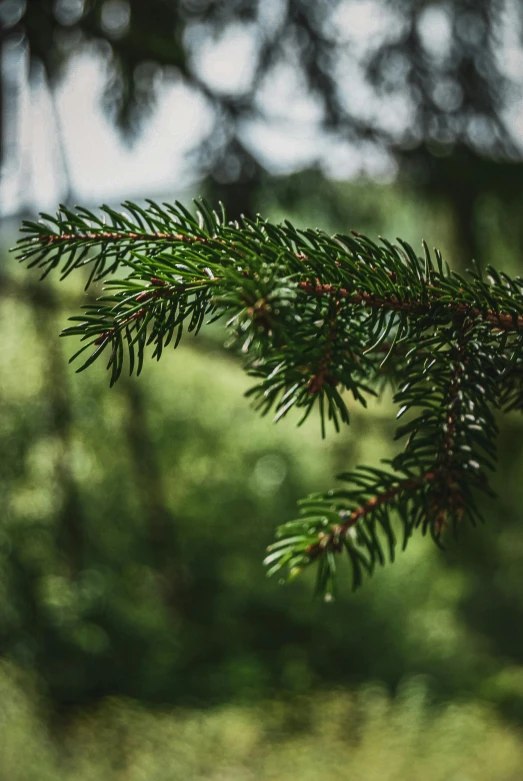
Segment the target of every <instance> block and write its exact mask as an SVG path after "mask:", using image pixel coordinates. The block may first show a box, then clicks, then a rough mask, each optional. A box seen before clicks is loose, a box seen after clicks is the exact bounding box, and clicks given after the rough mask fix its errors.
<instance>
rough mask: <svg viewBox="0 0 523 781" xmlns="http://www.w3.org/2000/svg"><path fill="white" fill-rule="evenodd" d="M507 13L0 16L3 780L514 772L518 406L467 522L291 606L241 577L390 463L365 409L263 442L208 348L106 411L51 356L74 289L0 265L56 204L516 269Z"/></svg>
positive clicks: (222, 362) (383, 433)
mask: <svg viewBox="0 0 523 781" xmlns="http://www.w3.org/2000/svg"><path fill="white" fill-rule="evenodd" d="M522 16H523V14H522V13H521V7H520V3H518V2H517V1H516V0H513V1H512V0H504V1H503V2H501V0H456V1H455V2H439V1H438V0H435V2H431V3H425V2H419V1H418V0H402V2H399V3H396V2H394V3H393V2H387V0H358V1H353V0H348V1H345V2H341V0H340V2H336V1H334V0H333V1H332V2H327V0H324V1H323V2H319V1H318V0H310V1H308V0H294V2H293V1H290V2H283V0H271V2H259V3H258V2H255V1H254V0H227V2H220V3H214V2H212V1H211V0H185V1H184V2H179V3H175V2H168V0H150V1H149V2H145V0H142V1H141V2H140V1H139V0H131V2H126V1H125V0H106V2H100V1H99V0H90V1H89V0H86V1H85V2H82V1H81V0H59V1H58V2H50V1H49V2H47V0H33V1H31V0H27V2H21V0H3V2H1V3H0V17H1V20H2V37H1V45H2V79H1V81H0V84H1V88H0V110H1V114H2V118H3V122H2V132H1V133H0V150H1V152H2V177H1V179H0V198H1V201H0V208H1V210H2V219H3V222H2V260H1V265H0V274H1V287H0V328H1V348H0V404H1V409H0V412H1V414H0V442H1V447H0V559H1V561H0V651H1V659H0V701H1V702H2V708H1V711H0V731H1V739H0V779H2V781H3V780H4V779H6V781H7V779H9V781H13V780H15V781H19V780H20V781H22V780H23V781H25V780H26V779H27V781H29V780H30V779H38V780H39V781H40V779H43V778H49V779H72V778H75V779H76V778H78V779H81V780H82V779H89V778H104V779H105V778H106V779H113V778H114V779H124V778H125V779H130V780H131V781H134V780H135V779H136V780H137V779H148V781H149V779H152V781H155V779H171V778H172V779H177V778H183V779H188V780H189V781H190V780H191V779H200V778H201V779H204V778H205V779H211V781H213V780H214V779H216V781H218V779H227V781H228V780H229V779H238V781H243V780H244V779H246V780H247V779H258V778H260V779H278V780H279V781H286V779H291V778H292V779H295V778H303V779H311V780H312V779H318V778H322V779H327V781H329V779H331V778H332V779H334V778H340V777H342V778H343V777H347V778H348V777H354V778H361V779H380V781H381V780H382V779H398V781H399V779H405V781H409V779H411V778H412V779H417V778H420V777H423V778H427V779H429V781H431V780H432V779H442V780H443V779H474V780H475V779H478V781H483V779H485V780H487V779H494V778H496V779H501V781H504V780H505V779H516V778H520V775H518V774H519V773H520V770H519V768H520V767H521V763H522V760H523V731H522V720H523V591H522V589H521V571H522V565H523V524H522V515H521V500H522V498H523V484H522V481H521V478H520V474H521V469H522V466H523V454H522V453H521V440H522V435H523V425H522V421H521V418H520V416H519V415H517V414H513V415H510V416H509V417H508V418H506V419H504V420H503V421H500V425H501V439H500V447H499V452H500V465H499V469H498V473H497V475H496V477H495V481H494V482H495V488H496V490H497V492H498V498H497V499H496V501H495V502H493V503H492V504H491V505H490V506H489V507H488V508H487V515H488V518H489V521H488V524H487V526H486V527H485V528H481V529H477V530H471V529H463V533H462V535H461V536H460V538H459V539H458V540H457V541H456V542H455V543H453V544H452V545H450V546H449V550H447V551H446V552H445V553H442V552H440V551H438V550H437V549H435V548H434V547H433V546H431V545H430V544H428V543H427V541H426V540H419V541H414V542H413V543H412V544H411V545H410V546H409V550H408V551H407V552H406V553H405V554H404V555H400V556H399V557H398V560H397V562H396V563H395V564H394V565H393V566H390V567H389V568H387V569H384V570H383V571H379V572H378V573H377V574H376V575H375V577H374V578H373V579H372V581H371V582H369V583H367V584H366V586H365V587H364V588H363V589H362V590H361V591H360V592H358V593H357V594H352V593H351V592H350V590H349V587H348V583H347V584H344V583H342V584H341V588H340V596H339V598H338V599H337V600H336V601H335V602H334V603H331V604H323V603H319V602H315V601H313V600H312V583H311V581H310V579H307V578H303V579H302V580H300V582H296V583H292V584H289V585H287V586H285V587H281V586H280V585H279V584H278V582H277V581H271V580H267V579H266V577H265V574H264V571H263V568H262V566H261V560H262V558H263V552H264V549H265V547H266V545H267V544H268V543H269V542H270V541H271V539H272V535H273V530H274V528H275V526H276V525H277V524H278V523H281V522H282V521H283V520H286V519H288V518H292V517H295V514H296V500H297V499H298V498H300V497H301V496H303V495H305V494H306V493H308V492H310V491H312V490H323V489H324V488H326V487H327V486H329V487H330V485H331V482H330V481H331V476H332V475H333V474H336V473H338V472H341V471H345V470H347V469H348V468H349V467H351V466H353V465H355V464H356V463H376V462H377V461H378V460H379V459H380V458H384V457H387V456H389V455H390V454H391V446H390V445H389V442H390V439H391V432H392V430H393V428H394V411H393V407H392V405H391V404H390V399H387V398H385V399H383V400H382V401H381V402H379V403H375V404H372V405H371V407H370V409H369V410H367V412H366V413H365V414H362V413H360V412H358V411H357V410H356V409H354V411H353V422H352V425H351V427H350V429H349V430H348V431H346V432H344V433H342V434H341V435H338V436H335V435H331V436H330V437H329V438H328V439H327V440H326V441H322V440H321V437H320V431H319V425H318V423H317V421H314V420H310V421H309V422H308V423H307V425H306V426H304V427H303V428H300V429H296V428H295V427H294V426H293V422H292V421H286V422H284V423H280V424H278V425H277V426H274V425H273V424H272V423H271V421H270V420H268V419H259V418H258V417H257V415H256V414H255V413H254V412H253V411H252V409H250V407H249V405H248V401H247V400H246V399H244V398H243V396H242V394H243V392H244V391H245V390H246V389H247V388H248V387H249V381H248V379H246V378H245V377H244V375H243V374H242V372H241V369H240V361H239V359H238V357H237V356H235V355H234V354H232V353H230V352H227V351H226V350H225V349H224V347H223V334H222V332H221V331H220V329H219V328H210V329H208V330H207V331H204V332H202V334H201V335H200V336H199V337H198V338H197V339H195V340H194V343H193V342H189V341H187V342H186V343H185V345H184V346H183V347H181V348H180V349H179V350H178V351H177V352H176V353H173V354H172V355H171V354H170V355H165V356H164V358H163V360H162V361H161V362H160V363H159V364H156V363H153V362H150V363H149V364H147V365H146V367H145V370H144V373H143V376H141V377H140V378H139V379H138V380H137V379H136V378H132V379H122V380H121V381H120V382H119V383H118V384H117V385H116V386H115V387H114V388H113V389H111V390H109V389H108V378H107V377H106V376H105V373H104V370H103V367H98V366H94V367H92V368H91V369H90V370H89V371H88V372H87V373H86V374H82V375H80V376H77V375H75V374H74V372H73V370H72V369H71V368H70V367H69V366H68V364H67V359H68V356H69V354H70V353H71V352H72V349H71V347H70V346H69V345H68V344H65V345H64V344H63V342H62V340H60V339H58V334H59V331H60V328H61V327H63V325H64V324H65V322H66V319H67V316H68V315H69V314H71V313H72V312H73V311H75V310H77V309H78V307H79V306H80V305H81V304H82V302H83V301H84V300H85V294H84V293H83V291H82V286H81V285H78V284H77V282H75V281H71V282H69V281H68V282H66V283H64V284H57V283H56V282H55V281H53V280H52V279H48V280H46V282H45V283H39V282H38V280H37V277H36V275H35V274H34V273H33V274H31V273H28V272H27V271H26V270H25V269H21V268H19V267H17V266H16V264H15V263H14V262H13V259H12V257H10V256H9V254H8V252H7V249H8V247H9V246H10V245H12V244H13V242H14V241H15V240H16V238H17V236H16V231H17V226H18V224H19V222H20V220H21V219H22V218H23V217H26V216H28V215H31V216H32V215H33V214H34V213H35V212H36V211H38V210H39V209H42V208H44V209H46V210H48V211H52V210H53V209H54V207H55V206H56V205H57V203H58V202H59V201H62V202H65V203H67V204H74V203H76V202H80V203H82V205H85V206H89V207H92V206H95V205H97V204H98V203H101V202H102V201H109V202H110V203H111V205H115V204H117V203H118V202H119V199H121V200H124V199H126V198H134V199H136V200H140V199H142V198H145V197H150V198H155V199H158V200H168V199H173V198H179V199H181V200H182V201H184V202H188V201H189V200H190V198H191V197H194V196H196V195H200V194H203V195H205V196H206V197H208V198H209V199H211V200H212V201H217V200H218V199H220V200H222V201H223V202H224V203H225V205H226V208H227V210H228V213H229V215H230V216H231V217H236V216H238V215H239V214H241V213H245V214H248V215H253V214H255V213H256V212H260V213H262V214H263V215H264V216H267V217H270V218H272V219H275V220H278V219H283V218H290V219H291V220H293V221H294V222H295V223H296V224H298V225H300V226H309V227H322V228H324V229H326V230H328V231H329V232H333V231H342V232H346V231H348V230H349V229H351V228H355V229H357V230H358V231H360V232H364V233H367V234H369V235H370V236H371V237H373V238H375V237H376V236H377V235H378V234H381V235H384V236H386V237H388V238H391V239H392V238H394V237H395V236H400V237H401V238H403V239H405V240H408V241H410V242H411V243H412V244H413V245H414V246H415V247H420V244H421V240H422V239H423V238H424V239H426V240H427V241H428V243H429V245H431V246H433V245H436V246H438V247H439V248H440V249H441V250H442V251H443V254H444V257H446V259H448V260H449V262H450V263H451V264H452V265H453V266H454V267H455V268H457V269H459V270H460V271H463V270H464V269H466V268H467V265H468V264H469V262H470V260H471V258H473V257H474V258H476V259H477V260H478V261H479V262H480V263H482V264H483V265H486V264H487V263H491V264H492V265H493V266H495V267H496V268H498V269H503V270H506V271H507V272H509V273H512V274H517V273H521V268H522V257H523V252H522V250H523V221H522V219H521V214H522V207H523V46H522V41H523V26H522V25H523V20H522ZM90 100H92V101H95V102H92V103H90V102H89V101H90ZM102 112H105V113H102ZM117 134H119V135H118V136H117Z"/></svg>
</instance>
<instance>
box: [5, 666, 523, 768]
mask: <svg viewBox="0 0 523 781" xmlns="http://www.w3.org/2000/svg"><path fill="white" fill-rule="evenodd" d="M0 698H1V700H2V715H1V717H0V719H1V721H2V724H1V731H2V741H1V742H0V779H2V781H4V779H5V781H42V780H43V779H53V781H68V780H69V779H71V781H72V779H75V781H88V780H90V779H93V780H94V779H102V778H103V779H104V780H105V781H112V779H114V781H118V780H120V779H126V781H145V779H146V780H147V781H170V780H171V779H172V780H173V781H174V780H175V779H176V780H177V779H183V780H184V781H193V780H194V781H197V780H198V781H199V780H201V781H255V780H257V779H263V780H264V781H295V779H298V778H299V779H303V781H318V780H319V779H322V781H330V780H331V779H332V781H334V779H339V778H350V779H353V780H354V781H418V779H423V780H424V781H465V780H466V781H492V779H496V781H516V779H519V778H520V777H521V776H520V769H521V765H522V763H523V735H522V734H521V733H518V732H517V731H516V730H514V729H513V728H509V727H507V726H506V725H504V724H503V723H502V722H501V721H500V720H499V719H498V718H497V717H496V716H494V714H493V713H492V711H490V710H489V709H488V708H487V707H486V706H482V705H479V704H477V703H476V704H475V703H470V702H465V701H463V702H458V703H454V704H451V705H440V706H438V707H435V706H434V705H431V704H430V703H429V702H428V699H427V692H426V687H425V684H424V682H423V679H417V678H413V679H411V680H407V681H405V682H404V683H403V684H402V686H401V687H400V689H399V692H398V694H397V696H396V698H394V699H393V698H391V697H390V696H388V695H387V694H386V693H385V691H384V690H383V688H382V687H380V686H377V685H367V686H364V687H362V688H361V689H359V690H358V691H356V692H353V693H348V692H332V693H329V694H323V695H315V696H314V697H313V698H311V697H299V698H297V699H290V700H287V701H272V702H261V703H260V704H259V705H257V706H251V707H247V706H244V707H242V706H234V705H227V706H223V707H219V708H213V709H210V710H199V711H194V710H181V709H176V710H167V709H162V710H160V709H154V710H153V709H147V708H145V707H143V706H140V705H138V704H137V703H136V702H134V701H130V700H121V699H110V700H106V701H104V702H102V703H100V704H99V706H98V707H97V708H96V709H94V710H91V711H87V712H84V713H83V714H82V715H80V716H77V717H76V718H72V719H71V720H70V721H69V722H68V724H67V725H66V726H65V728H63V729H62V730H61V731H60V732H58V733H55V734H50V733H49V732H48V728H47V726H46V720H45V716H46V714H45V711H44V709H43V703H42V701H41V700H39V699H38V697H37V696H36V694H35V691H34V687H32V686H31V685H30V684H29V683H28V681H27V680H23V679H22V680H21V679H20V673H19V671H17V670H16V668H15V667H13V666H10V665H5V664H4V665H3V666H2V667H0Z"/></svg>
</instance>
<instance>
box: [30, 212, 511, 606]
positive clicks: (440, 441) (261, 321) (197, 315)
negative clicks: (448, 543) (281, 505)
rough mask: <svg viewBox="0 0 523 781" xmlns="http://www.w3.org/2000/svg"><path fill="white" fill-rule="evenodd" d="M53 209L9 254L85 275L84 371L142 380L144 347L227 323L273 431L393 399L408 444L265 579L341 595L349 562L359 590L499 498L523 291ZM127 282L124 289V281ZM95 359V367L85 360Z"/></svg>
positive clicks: (398, 256) (322, 505)
mask: <svg viewBox="0 0 523 781" xmlns="http://www.w3.org/2000/svg"><path fill="white" fill-rule="evenodd" d="M124 208H125V210H126V211H125V212H121V213H120V212H117V211H115V210H113V209H111V208H110V207H107V206H104V207H103V208H102V211H101V214H95V213H93V212H90V211H88V210H87V209H84V208H80V207H78V208H77V209H76V210H70V209H68V208H66V207H60V210H59V211H58V213H57V215H56V217H52V216H50V215H46V214H43V215H42V220H40V221H39V222H38V223H36V222H29V221H27V222H24V224H23V228H22V231H23V232H24V233H25V236H24V237H23V238H22V239H21V240H20V241H19V243H18V245H17V247H16V254H17V256H18V258H19V259H20V260H22V261H26V262H27V264H28V265H29V267H31V268H32V267H37V268H39V269H41V270H42V277H45V276H46V275H47V274H48V273H49V272H51V271H52V270H53V269H58V270H59V271H60V273H61V276H62V278H64V277H66V276H67V275H68V274H70V273H71V272H72V271H74V270H78V269H82V268H83V267H84V266H85V267H86V268H87V269H88V270H89V272H90V273H89V277H88V280H87V286H89V285H90V284H91V283H93V282H99V281H100V280H102V279H103V280H104V282H103V295H102V296H101V297H100V298H98V299H97V300H96V301H95V302H94V303H89V304H88V305H87V306H86V307H84V310H85V311H84V314H83V315H82V316H77V317H73V318H72V325H71V326H70V327H68V328H66V329H65V331H64V334H65V335H71V336H76V337H80V340H81V342H83V343H84V344H83V345H82V347H81V348H80V349H79V350H78V351H77V352H76V354H75V355H74V356H73V358H72V359H71V360H75V359H78V358H79V357H80V356H82V359H83V363H81V365H80V367H79V369H78V371H82V370H83V369H85V368H87V367H88V366H90V365H91V364H92V363H93V362H94V361H95V360H96V359H97V358H98V357H100V356H102V354H105V356H106V357H108V363H107V368H108V369H109V371H110V382H111V384H114V383H115V382H116V381H117V380H118V378H119V377H120V375H121V373H122V371H123V370H124V369H126V370H128V371H129V373H130V374H132V373H133V372H136V373H137V374H139V373H140V371H141V370H142V366H143V361H144V357H145V354H146V351H147V348H149V350H150V352H151V354H152V356H153V357H155V358H157V359H158V360H159V359H160V357H161V355H162V353H163V350H164V348H166V347H167V346H169V345H170V344H173V345H174V347H176V346H177V345H178V344H179V342H180V339H181V338H182V336H183V333H184V331H187V332H189V333H191V332H193V333H195V334H196V333H198V331H199V330H200V328H201V326H202V325H203V323H204V322H206V321H216V320H221V319H222V318H226V327H227V329H228V331H229V333H230V335H231V338H230V340H229V344H230V345H235V346H237V347H238V348H239V350H240V352H241V354H242V355H243V356H244V362H245V368H246V371H247V372H248V374H249V375H250V376H252V377H254V378H255V384H254V386H253V387H252V388H251V390H250V391H249V392H248V395H249V396H250V397H252V399H253V402H254V405H255V407H256V408H257V409H258V410H260V412H261V413H262V414H263V415H265V414H268V413H269V412H272V413H274V415H275V420H279V419H281V418H282V417H284V416H285V415H287V413H288V412H289V411H290V410H291V409H292V408H293V407H296V408H298V409H299V410H300V412H301V418H300V423H302V422H303V421H304V420H305V419H306V418H307V417H308V416H309V414H310V413H311V412H312V410H313V409H314V408H316V409H317V410H318V411H319V417H320V422H321V430H322V434H323V435H325V432H326V427H327V424H329V423H330V424H332V425H333V426H334V428H335V429H336V430H339V429H340V426H341V424H348V423H349V421H350V415H349V410H348V408H347V405H346V398H347V397H348V396H352V397H353V399H354V400H355V401H356V402H359V403H361V404H362V405H363V406H365V405H366V397H368V396H369V395H377V394H379V393H380V392H381V391H382V390H383V388H384V387H385V386H386V385H387V384H391V385H392V386H393V388H394V391H395V395H394V400H395V402H396V403H397V404H398V405H399V407H400V409H399V412H398V414H397V417H398V418H404V419H405V420H406V421H407V422H406V423H404V422H403V420H402V423H401V424H400V427H399V428H398V429H397V432H396V438H397V439H399V440H401V441H403V442H404V446H403V449H402V450H401V451H400V452H399V453H398V455H397V456H396V457H395V458H393V459H392V460H389V461H387V462H385V463H384V467H385V468H375V467H367V466H361V467H359V468H357V469H356V470H354V471H353V472H352V473H346V474H343V475H341V476H340V478H341V481H342V487H341V488H337V489H336V490H333V491H330V492H328V493H326V494H314V495H312V496H309V497H308V498H307V499H305V500H304V501H303V502H302V503H301V516H300V518H299V519H298V520H293V521H290V522H289V523H286V524H284V525H282V526H280V527H279V529H278V530H277V541H276V542H275V543H274V544H273V545H271V546H270V547H269V551H268V555H267V557H266V559H265V563H266V565H267V566H268V572H269V574H273V573H276V572H281V571H285V572H286V573H287V575H288V577H291V578H292V577H294V576H295V575H297V574H298V573H299V572H300V571H301V570H302V569H303V568H304V567H306V566H307V565H309V564H311V563H312V562H315V563H316V566H317V575H318V576H317V591H318V593H319V594H320V595H322V596H325V597H326V598H330V596H331V595H332V594H333V593H334V590H335V573H336V564H337V559H338V554H340V553H342V552H345V553H346V554H347V558H348V561H349V563H350V566H351V572H352V580H353V585H354V587H355V588H356V587H358V586H359V585H360V583H361V582H362V580H363V578H364V577H365V576H366V575H368V574H371V573H372V572H373V570H374V568H375V567H376V565H377V564H384V563H385V561H386V560H387V559H391V560H392V559H393V558H394V552H395V548H396V545H397V542H398V539H399V542H400V544H401V546H402V547H403V548H405V547H406V545H407V543H408V540H409V538H410V537H411V536H412V534H413V533H414V531H416V530H418V529H419V530H420V531H421V532H422V533H423V534H427V533H428V534H430V536H431V537H432V539H433V540H434V541H435V542H436V543H437V544H438V545H441V542H442V538H443V537H444V535H445V534H446V533H448V530H450V531H452V532H454V533H457V530H458V527H459V525H460V523H462V522H463V521H468V522H471V523H472V524H476V523H477V522H478V521H481V520H482V515H481V511H480V509H479V506H478V504H479V501H480V497H481V494H482V493H483V494H484V493H488V494H491V493H492V492H491V489H490V487H489V483H488V472H489V471H490V470H492V469H493V468H495V463H496V449H495V440H496V434H497V427H496V421H495V417H494V411H495V410H496V409H502V410H505V411H508V410H512V409H520V408H521V407H522V401H521V399H522V394H521V380H522V373H521V368H522V360H523V359H522V356H521V350H522V339H521V332H522V330H523V280H522V279H521V278H519V277H517V278H514V279H512V278H510V277H508V276H507V275H506V274H503V273H498V272H496V271H495V270H494V269H488V270H487V274H486V276H485V277H483V276H482V274H481V272H480V271H479V270H478V269H475V270H473V271H471V272H470V275H469V277H468V278H467V279H465V278H463V277H462V276H460V275H459V274H457V273H456V272H454V271H451V270H450V269H449V267H448V265H447V264H446V263H445V262H444V261H443V259H442V257H441V255H440V253H439V252H438V251H437V250H436V251H435V252H434V253H433V254H432V253H431V252H430V251H429V249H428V247H427V246H426V245H424V247H423V257H418V256H417V255H416V253H415V252H414V250H413V249H412V248H411V247H410V246H409V245H408V244H407V243H405V242H403V241H401V240H398V244H391V243H390V242H388V241H386V240H384V239H382V240H381V243H380V244H376V243H374V242H373V241H371V240H370V239H368V238H366V237H364V236H361V235H359V234H357V233H352V234H351V235H335V236H333V237H331V236H328V235H327V234H325V233H323V232H322V231H319V230H297V229H296V228H294V227H293V226H292V225H291V224H290V223H289V222H284V223H283V224H281V225H274V224H272V223H270V222H268V221H266V220H264V219H262V218H257V219H256V220H250V219H247V218H244V219H242V220H241V222H228V221H227V219H226V217H225V214H224V213H223V211H222V212H221V213H220V214H218V213H217V212H215V211H213V210H212V209H211V208H210V207H209V206H208V204H207V203H205V202H204V201H201V202H198V204H197V208H196V214H195V215H193V214H192V213H190V212H189V211H188V210H187V209H186V208H185V207H184V206H183V205H181V204H180V203H178V202H176V203H175V204H173V205H170V204H163V205H159V204H156V203H153V202H152V201H149V202H148V206H147V208H142V207H140V206H138V205H136V204H134V203H130V202H127V203H125V204H124ZM122 269H124V271H125V274H122V273H120V272H121V270H122ZM86 355H87V358H86Z"/></svg>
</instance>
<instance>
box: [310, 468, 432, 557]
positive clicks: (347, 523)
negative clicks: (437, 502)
mask: <svg viewBox="0 0 523 781" xmlns="http://www.w3.org/2000/svg"><path fill="white" fill-rule="evenodd" d="M439 476H440V471H439V469H432V470H429V471H428V472H425V473H424V474H422V475H420V476H419V477H411V478H408V479H407V480H401V481H400V482H399V483H397V484H396V485H395V486H393V487H392V488H389V489H387V490H386V491H383V492H382V493H380V494H376V496H373V497H372V498H371V499H369V500H368V501H367V502H365V504H362V505H360V506H359V507H357V508H356V509H355V510H352V512H351V513H350V515H349V516H348V517H347V518H346V519H345V520H344V521H343V522H342V523H339V524H337V525H336V526H334V527H333V528H332V529H331V530H330V532H322V533H321V534H319V535H318V542H315V543H313V544H312V545H309V547H308V549H307V553H308V555H309V558H310V559H314V558H316V557H317V556H319V555H320V554H321V553H323V552H324V551H325V550H326V549H330V550H333V551H336V552H340V551H341V550H342V545H343V538H344V537H345V536H346V535H347V533H348V531H349V530H350V529H351V528H352V527H353V526H355V525H356V524H357V523H358V521H360V520H361V519H362V518H364V517H365V516H366V515H368V514H369V513H371V512H373V510H375V509H376V507H379V506H380V505H383V504H387V503H388V502H391V501H392V500H393V499H395V498H396V497H397V496H398V495H399V494H401V493H403V492H404V491H413V490H415V489H416V488H419V487H420V486H422V485H423V483H426V482H431V481H433V480H436V479H437V478H438V477H439Z"/></svg>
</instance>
